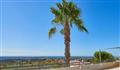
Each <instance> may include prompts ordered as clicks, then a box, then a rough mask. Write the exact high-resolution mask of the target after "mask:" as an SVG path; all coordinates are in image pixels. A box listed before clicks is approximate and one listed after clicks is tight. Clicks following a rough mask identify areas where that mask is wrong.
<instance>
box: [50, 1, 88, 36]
mask: <svg viewBox="0 0 120 70" xmlns="http://www.w3.org/2000/svg"><path fill="white" fill-rule="evenodd" d="M56 6H57V8H54V7H51V8H50V9H51V12H52V14H53V15H54V18H53V20H52V24H53V27H52V28H51V29H50V30H49V32H48V34H49V38H51V37H52V35H53V34H55V32H57V26H58V25H60V26H62V27H63V28H62V29H61V30H60V31H59V32H60V33H61V34H63V35H64V24H65V21H67V22H68V24H69V26H70V27H71V28H72V26H73V24H74V25H75V26H76V27H77V28H78V30H80V31H82V32H88V31H87V29H86V28H85V27H84V25H83V21H82V20H81V18H80V13H81V11H80V9H79V8H78V7H77V6H76V5H75V4H74V3H73V2H67V1H66V0H62V3H56Z"/></svg>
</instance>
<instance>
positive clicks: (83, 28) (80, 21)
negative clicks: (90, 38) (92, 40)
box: [74, 19, 88, 33]
mask: <svg viewBox="0 0 120 70" xmlns="http://www.w3.org/2000/svg"><path fill="white" fill-rule="evenodd" d="M74 24H75V25H76V27H77V28H78V30H80V31H82V32H87V33H88V30H87V29H86V28H85V27H84V25H83V22H82V20H81V19H77V20H74Z"/></svg>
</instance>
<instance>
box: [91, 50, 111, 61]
mask: <svg viewBox="0 0 120 70" xmlns="http://www.w3.org/2000/svg"><path fill="white" fill-rule="evenodd" d="M100 57H101V61H102V62H103V61H111V60H113V55H112V54H111V53H109V52H106V51H96V52H95V53H94V57H93V62H99V61H100Z"/></svg>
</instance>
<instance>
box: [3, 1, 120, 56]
mask: <svg viewBox="0 0 120 70" xmlns="http://www.w3.org/2000/svg"><path fill="white" fill-rule="evenodd" d="M2 1H3V2H2V10H1V11H2V55H3V56H64V39H63V38H64V37H63V36H62V35H61V34H59V33H56V34H55V35H54V37H52V38H51V39H50V40H49V38H48V30H49V29H50V28H51V27H52V25H51V20H52V19H53V17H54V16H53V15H52V14H51V12H50V7H52V6H55V3H56V2H61V0H2ZM72 1H74V2H75V3H76V4H77V6H78V7H79V8H80V9H81V18H82V20H83V22H84V25H85V26H86V28H87V29H88V31H89V34H86V33H81V32H79V31H78V29H77V28H76V27H73V28H72V30H71V55H72V56H92V55H93V53H94V52H95V51H97V50H99V49H104V48H110V47H116V46H119V45H120V42H119V39H120V38H119V30H120V29H119V26H120V25H119V15H120V14H119V5H118V4H119V2H118V0H72ZM107 51H109V52H111V53H113V54H114V55H118V54H119V52H118V51H119V50H107Z"/></svg>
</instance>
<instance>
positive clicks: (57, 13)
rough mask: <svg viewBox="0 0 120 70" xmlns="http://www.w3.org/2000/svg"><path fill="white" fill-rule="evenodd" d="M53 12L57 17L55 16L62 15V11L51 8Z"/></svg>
mask: <svg viewBox="0 0 120 70" xmlns="http://www.w3.org/2000/svg"><path fill="white" fill-rule="evenodd" d="M51 12H52V13H53V14H54V15H55V16H59V15H60V11H59V10H57V9H55V8H53V7H52V8H51Z"/></svg>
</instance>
